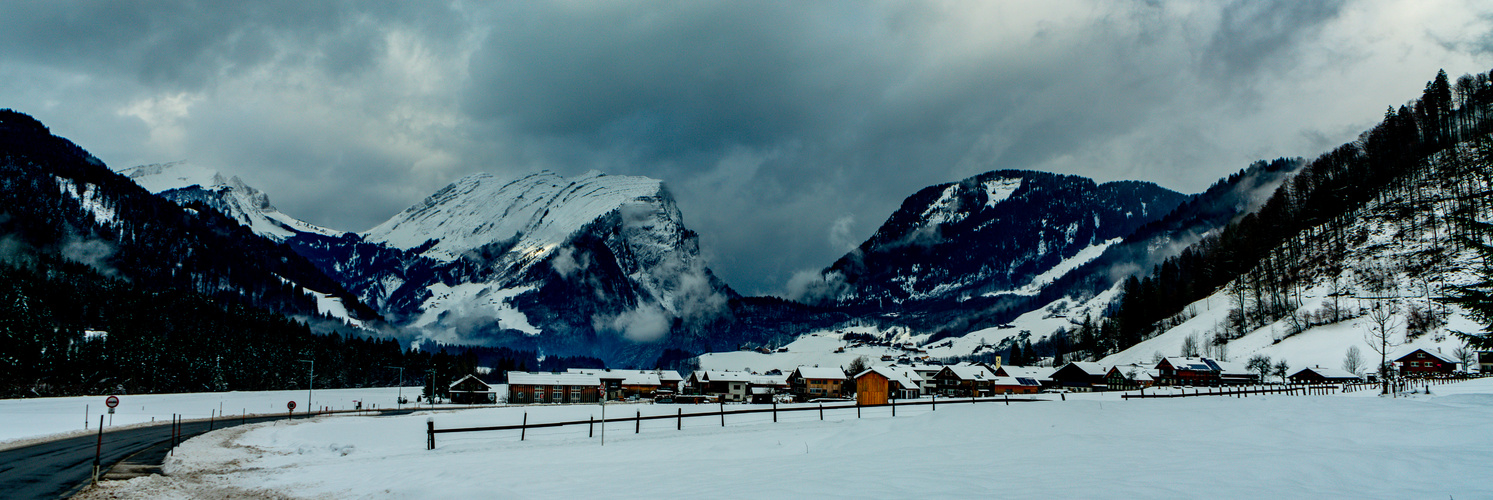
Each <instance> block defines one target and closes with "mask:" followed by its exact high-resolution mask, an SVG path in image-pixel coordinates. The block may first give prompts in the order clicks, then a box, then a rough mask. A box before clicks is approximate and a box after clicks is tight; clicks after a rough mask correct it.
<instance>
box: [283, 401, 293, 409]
mask: <svg viewBox="0 0 1493 500" xmlns="http://www.w3.org/2000/svg"><path fill="white" fill-rule="evenodd" d="M285 408H286V409H289V410H294V409H295V401H291V402H289V403H285Z"/></svg>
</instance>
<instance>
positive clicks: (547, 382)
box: [508, 372, 602, 404]
mask: <svg viewBox="0 0 1493 500" xmlns="http://www.w3.org/2000/svg"><path fill="white" fill-rule="evenodd" d="M601 387H602V386H601V379H600V378H597V377H596V376H595V375H587V374H584V373H546V372H537V373H535V372H508V402H509V403H513V404H530V403H595V402H597V401H599V400H600V399H599V398H600V397H601Z"/></svg>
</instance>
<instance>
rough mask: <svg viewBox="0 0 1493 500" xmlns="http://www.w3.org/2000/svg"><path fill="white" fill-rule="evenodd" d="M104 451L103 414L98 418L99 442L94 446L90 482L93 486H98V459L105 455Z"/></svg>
mask: <svg viewBox="0 0 1493 500" xmlns="http://www.w3.org/2000/svg"><path fill="white" fill-rule="evenodd" d="M103 451H104V416H103V414H100V415H99V416H98V441H97V443H96V444H94V445H93V478H92V479H91V480H90V481H91V482H92V483H93V484H98V459H99V455H101V454H103Z"/></svg>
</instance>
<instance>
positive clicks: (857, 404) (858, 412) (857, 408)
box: [855, 401, 861, 418]
mask: <svg viewBox="0 0 1493 500" xmlns="http://www.w3.org/2000/svg"><path fill="white" fill-rule="evenodd" d="M855 418H861V402H860V401H856V402H855Z"/></svg>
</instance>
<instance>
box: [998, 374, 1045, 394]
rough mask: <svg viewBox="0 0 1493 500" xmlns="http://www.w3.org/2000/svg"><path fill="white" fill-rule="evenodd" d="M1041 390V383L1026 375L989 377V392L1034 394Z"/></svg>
mask: <svg viewBox="0 0 1493 500" xmlns="http://www.w3.org/2000/svg"><path fill="white" fill-rule="evenodd" d="M1041 391H1042V383H1041V382H1038V381H1037V380H1036V379H1033V378H1027V377H995V378H992V379H990V394H993V395H1001V394H1036V393H1038V392H1041Z"/></svg>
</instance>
